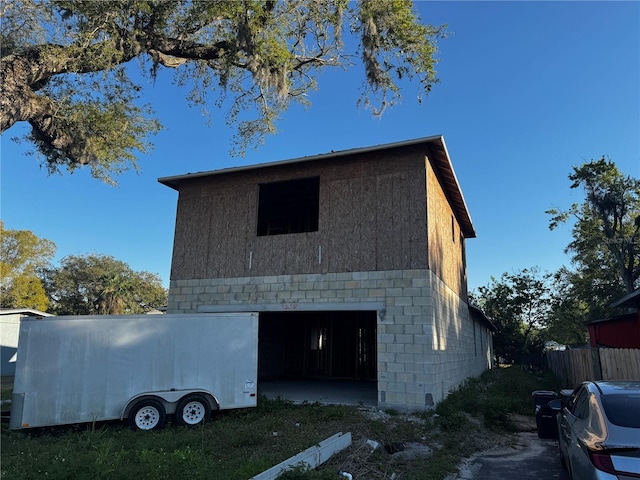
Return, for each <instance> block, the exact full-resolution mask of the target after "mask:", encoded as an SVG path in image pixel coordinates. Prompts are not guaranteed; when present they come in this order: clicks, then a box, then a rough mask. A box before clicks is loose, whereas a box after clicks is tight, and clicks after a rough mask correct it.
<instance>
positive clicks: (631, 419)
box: [602, 393, 640, 428]
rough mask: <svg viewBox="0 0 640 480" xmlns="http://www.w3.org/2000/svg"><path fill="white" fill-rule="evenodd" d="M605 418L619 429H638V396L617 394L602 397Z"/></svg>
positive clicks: (639, 397)
mask: <svg viewBox="0 0 640 480" xmlns="http://www.w3.org/2000/svg"><path fill="white" fill-rule="evenodd" d="M602 407H603V408H604V412H605V414H606V415H607V418H608V419H609V421H610V422H611V423H613V424H614V425H618V426H620V427H630V428H640V395H637V394H636V395H633V394H628V393H617V394H608V395H603V397H602Z"/></svg>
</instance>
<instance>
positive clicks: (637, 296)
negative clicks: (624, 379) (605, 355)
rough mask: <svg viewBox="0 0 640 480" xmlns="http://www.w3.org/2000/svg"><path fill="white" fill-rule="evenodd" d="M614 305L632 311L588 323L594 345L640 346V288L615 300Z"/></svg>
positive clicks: (592, 344)
mask: <svg viewBox="0 0 640 480" xmlns="http://www.w3.org/2000/svg"><path fill="white" fill-rule="evenodd" d="M611 306H612V307H627V308H629V309H630V310H634V311H630V313H626V314H623V315H616V316H615V317H611V318H607V319H603V320H593V321H591V322H588V323H587V327H588V328H589V339H590V343H591V346H592V347H610V348H640V289H638V290H635V291H634V292H631V293H629V294H628V295H625V296H624V297H622V298H621V299H620V300H618V301H616V302H614V303H613V304H612V305H611Z"/></svg>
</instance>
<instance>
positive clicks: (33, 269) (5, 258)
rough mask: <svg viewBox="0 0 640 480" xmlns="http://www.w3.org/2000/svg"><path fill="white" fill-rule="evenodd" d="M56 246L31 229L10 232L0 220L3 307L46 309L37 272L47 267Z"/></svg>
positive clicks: (0, 282)
mask: <svg viewBox="0 0 640 480" xmlns="http://www.w3.org/2000/svg"><path fill="white" fill-rule="evenodd" d="M55 252H56V245H55V244H54V243H53V242H52V241H50V240H47V239H45V238H39V237H38V236H37V235H35V234H34V233H33V232H31V231H29V230H7V229H5V228H4V222H3V221H2V220H0V306H2V308H34V309H36V310H43V311H44V310H46V309H47V304H48V300H47V296H46V295H45V292H44V288H43V286H42V282H41V281H40V279H39V277H38V274H37V271H38V269H40V268H42V267H44V266H46V265H47V264H48V263H49V262H50V261H51V259H52V258H53V255H54V254H55Z"/></svg>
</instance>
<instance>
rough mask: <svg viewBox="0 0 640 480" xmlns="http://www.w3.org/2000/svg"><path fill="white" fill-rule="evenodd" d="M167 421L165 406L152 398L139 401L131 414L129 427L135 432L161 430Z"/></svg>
mask: <svg viewBox="0 0 640 480" xmlns="http://www.w3.org/2000/svg"><path fill="white" fill-rule="evenodd" d="M166 420H167V412H166V410H165V408H164V406H163V405H162V403H160V402H159V401H158V400H154V399H152V398H148V399H145V400H141V401H139V402H138V403H136V404H135V405H134V406H133V408H132V409H131V412H130V413H129V426H130V427H131V428H132V429H133V430H160V429H161V428H162V427H164V424H165V422H166Z"/></svg>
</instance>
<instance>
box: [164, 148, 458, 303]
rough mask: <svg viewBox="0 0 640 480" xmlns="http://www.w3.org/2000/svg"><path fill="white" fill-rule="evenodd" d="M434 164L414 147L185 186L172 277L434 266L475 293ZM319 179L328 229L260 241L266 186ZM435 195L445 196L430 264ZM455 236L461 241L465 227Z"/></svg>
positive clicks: (322, 221) (323, 224) (322, 220)
mask: <svg viewBox="0 0 640 480" xmlns="http://www.w3.org/2000/svg"><path fill="white" fill-rule="evenodd" d="M426 165H428V161H426V160H425V156H424V152H423V151H422V150H421V149H420V148H418V147H411V148H404V149H397V150H387V151H384V152H372V153H368V154H361V155H353V156H349V157H341V158H334V159H329V160H326V161H322V162H302V163H292V164H288V165H277V166H272V167H266V168H258V169H254V170H251V169H250V170H242V171H238V172H229V173H223V174H216V175H212V176H207V177H201V178H195V179H193V180H189V181H183V182H182V183H181V185H180V194H179V200H178V211H177V220H176V231H175V239H174V252H173V261H172V270H171V279H172V280H184V279H201V278H224V277H248V276H268V275H282V274H298V273H328V272H356V271H382V270H402V269H419V268H427V267H428V262H429V263H431V264H433V266H434V267H436V268H437V269H438V272H439V275H440V274H442V275H444V276H443V277H442V278H443V279H445V281H446V283H447V284H449V285H450V286H451V287H452V288H454V289H455V290H456V291H457V292H458V293H461V292H465V291H466V285H464V287H465V288H460V285H461V279H460V275H459V272H460V270H461V268H460V264H461V262H462V258H461V254H460V250H459V248H460V242H457V243H456V244H455V245H448V244H447V241H446V240H447V239H448V240H451V218H452V211H451V208H450V207H449V205H448V203H447V201H446V198H445V196H444V193H443V191H442V188H441V186H440V185H439V183H438V182H437V180H435V175H434V174H433V171H430V173H429V174H428V173H427V171H426ZM313 176H318V177H319V178H320V209H319V228H318V231H317V232H307V233H296V234H285V235H272V236H260V237H259V236H257V234H256V222H257V209H258V191H259V184H261V183H268V182H274V181H282V180H293V179H297V178H307V177H313ZM428 179H431V180H429V181H430V182H432V183H433V184H432V185H430V186H429V187H427V185H426V182H427V181H428ZM427 191H430V193H433V194H434V196H435V200H434V201H430V203H429V209H430V210H431V211H430V218H431V219H432V220H433V221H431V222H430V223H429V228H430V229H432V238H431V240H430V243H429V247H431V248H433V249H434V253H433V254H432V255H431V256H430V259H428V256H427V251H428V242H427V195H426V194H425V192H427ZM434 209H435V210H437V211H438V212H439V211H440V210H442V212H440V213H436V212H435V211H433V210H434ZM443 218H445V219H444V220H443ZM442 229H444V230H445V231H442V232H441V231H440V230H442ZM455 229H456V231H457V232H458V233H457V235H460V233H459V232H460V227H459V226H458V224H457V222H456V223H455ZM436 259H437V261H436ZM448 263H451V265H447V264H448ZM456 272H458V273H456Z"/></svg>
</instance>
